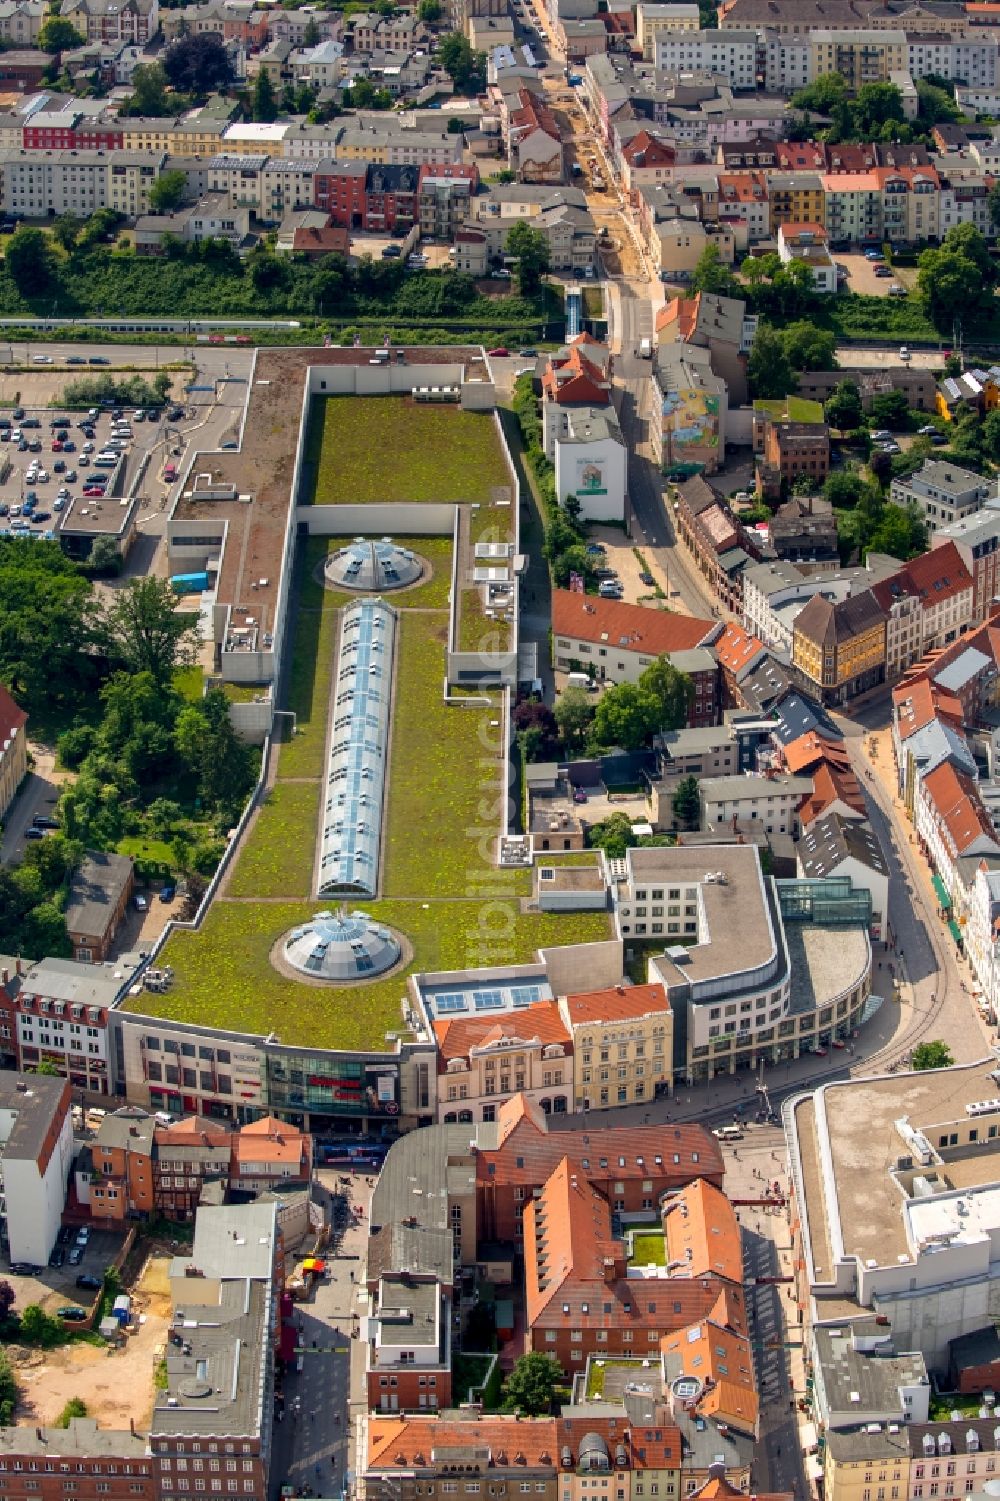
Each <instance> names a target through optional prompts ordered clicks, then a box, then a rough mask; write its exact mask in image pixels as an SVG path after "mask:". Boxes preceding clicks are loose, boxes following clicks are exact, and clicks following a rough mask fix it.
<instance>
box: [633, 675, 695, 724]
mask: <svg viewBox="0 0 1000 1501" xmlns="http://www.w3.org/2000/svg"><path fill="white" fill-rule="evenodd" d="M639 687H640V688H642V689H643V690H644V692H647V693H651V694H652V695H653V697H654V698H655V699H656V702H657V705H658V708H659V715H660V722H659V725H658V726H657V728H658V729H659V730H660V731H661V732H662V731H666V730H679V729H682V728H683V726H684V725H685V724H686V723H687V717H688V712H689V710H690V708H691V704H692V703H693V701H694V683H693V682H692V680H691V678H690V677H689V676H688V675H687V673H686V672H681V671H679V669H678V668H676V667H675V666H674V665H673V663H672V662H671V661H670V659H669V658H668V657H657V659H656V661H655V662H651V663H650V664H649V666H648V667H647V668H646V670H645V671H644V672H643V673H642V674H641V675H640V678H639Z"/></svg>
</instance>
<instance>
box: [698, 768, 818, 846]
mask: <svg viewBox="0 0 1000 1501" xmlns="http://www.w3.org/2000/svg"><path fill="white" fill-rule="evenodd" d="M812 786H813V784H812V781H811V779H810V778H809V777H807V776H779V775H768V776H754V775H747V774H746V773H745V772H744V773H740V774H739V775H732V776H719V777H704V778H703V779H702V781H701V782H700V783H699V786H698V792H699V795H700V797H701V827H702V828H703V829H704V830H705V831H706V833H710V834H719V835H720V836H722V835H726V834H728V833H731V832H734V831H736V830H744V831H753V830H757V829H763V830H764V832H765V833H767V834H790V835H791V836H792V837H793V838H795V837H796V836H797V835H798V833H799V808H800V806H801V804H802V803H803V802H804V801H805V799H806V798H807V797H808V796H809V794H810V792H811V791H812Z"/></svg>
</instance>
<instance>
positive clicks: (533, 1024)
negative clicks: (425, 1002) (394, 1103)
mask: <svg viewBox="0 0 1000 1501" xmlns="http://www.w3.org/2000/svg"><path fill="white" fill-rule="evenodd" d="M434 1037H435V1042H436V1044H437V1067H438V1090H437V1096H438V1117H439V1119H440V1120H441V1121H443V1122H444V1123H445V1124H447V1123H449V1122H460V1121H480V1120H483V1121H494V1120H496V1118H497V1111H498V1109H499V1108H500V1106H501V1105H502V1104H504V1102H505V1101H506V1100H508V1099H510V1098H511V1096H512V1095H514V1094H523V1095H524V1096H525V1097H526V1098H527V1099H528V1100H530V1101H532V1103H534V1104H537V1105H538V1106H539V1108H540V1109H542V1110H543V1111H544V1112H545V1114H546V1115H548V1114H549V1113H553V1114H556V1115H565V1114H567V1113H568V1112H569V1111H570V1110H571V1109H572V1098H573V1057H572V1055H573V1046H572V1040H571V1037H570V1033H569V1031H568V1030H567V1028H566V1025H565V1023H564V1020H563V1018H562V1016H561V1015H560V1012H559V1008H558V1006H557V1005H556V1003H555V1001H538V1002H536V1003H535V1004H534V1005H530V1006H526V1007H523V1008H520V1009H518V1010H517V1011H515V1012H513V1013H511V1014H510V1015H506V1016H504V1015H496V1016H474V1017H467V1016H459V1017H448V1016H446V1017H439V1018H437V1019H436V1020H435V1022H434Z"/></svg>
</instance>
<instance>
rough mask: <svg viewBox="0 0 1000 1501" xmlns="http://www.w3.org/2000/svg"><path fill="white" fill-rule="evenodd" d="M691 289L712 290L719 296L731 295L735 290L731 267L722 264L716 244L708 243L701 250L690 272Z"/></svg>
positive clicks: (698, 290)
mask: <svg viewBox="0 0 1000 1501" xmlns="http://www.w3.org/2000/svg"><path fill="white" fill-rule="evenodd" d="M691 290H692V291H693V292H713V293H717V294H718V295H719V296H721V297H732V296H733V295H734V294H735V292H736V291H737V287H736V279H735V277H734V276H733V273H732V271H731V269H730V268H729V267H728V266H726V265H724V264H723V261H722V256H721V255H720V254H719V247H718V245H713V244H708V245H706V246H705V248H704V250H703V251H702V252H701V255H700V256H699V257H698V264H697V265H696V266H695V268H694V271H693V272H692V273H691Z"/></svg>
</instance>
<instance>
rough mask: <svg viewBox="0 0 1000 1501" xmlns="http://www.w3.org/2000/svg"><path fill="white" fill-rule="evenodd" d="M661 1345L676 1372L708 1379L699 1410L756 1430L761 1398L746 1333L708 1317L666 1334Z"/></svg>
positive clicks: (743, 1428) (717, 1419) (750, 1430)
mask: <svg viewBox="0 0 1000 1501" xmlns="http://www.w3.org/2000/svg"><path fill="white" fill-rule="evenodd" d="M660 1349H661V1350H662V1352H663V1355H664V1357H665V1360H666V1363H667V1370H668V1372H669V1373H670V1374H671V1375H672V1376H679V1375H681V1374H683V1375H685V1376H697V1377H698V1379H699V1380H700V1381H703V1382H704V1383H705V1390H704V1392H703V1393H702V1395H701V1397H700V1398H699V1399H698V1404H697V1408H696V1411H697V1412H698V1413H700V1414H702V1415H703V1416H705V1417H712V1418H715V1419H716V1421H717V1422H721V1423H731V1424H732V1425H733V1427H734V1428H740V1429H742V1430H744V1431H745V1432H748V1433H755V1432H756V1430H757V1419H758V1416H759V1413H760V1402H759V1399H758V1396H757V1387H756V1383H755V1381H754V1374H753V1357H752V1355H751V1353H750V1341H749V1340H748V1339H747V1337H746V1335H744V1334H737V1333H735V1332H734V1331H733V1330H731V1329H724V1328H722V1327H721V1326H720V1325H718V1324H713V1323H711V1322H710V1321H709V1320H707V1319H706V1320H705V1322H704V1323H699V1324H696V1325H695V1326H694V1327H692V1328H688V1329H684V1330H683V1331H682V1332H680V1333H677V1334H669V1335H666V1336H665V1337H664V1338H663V1339H662V1340H661V1341H660Z"/></svg>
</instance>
